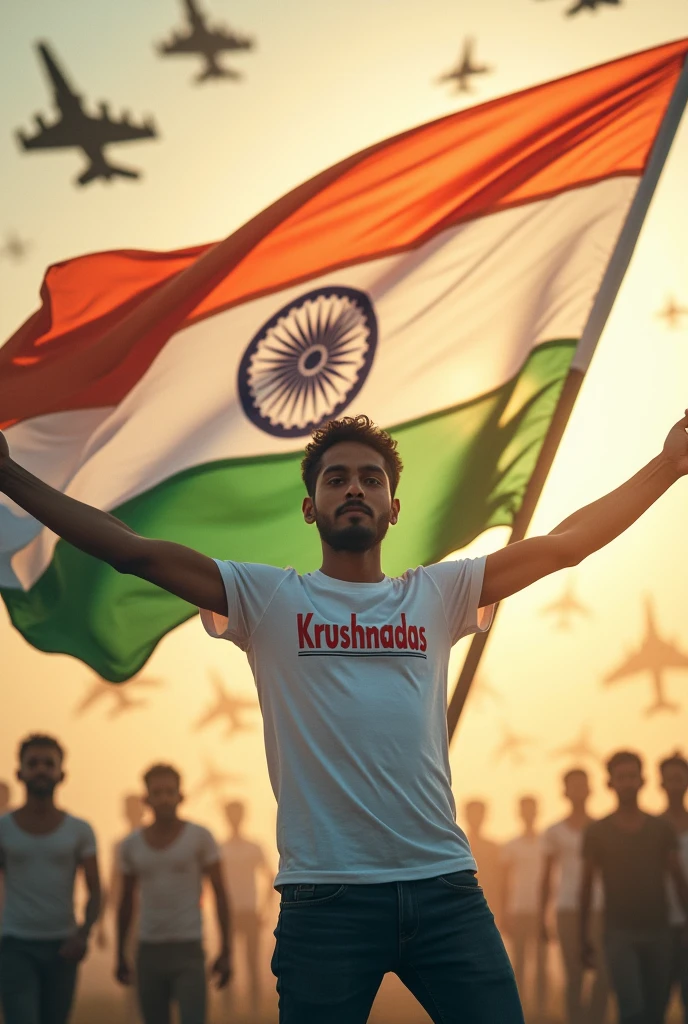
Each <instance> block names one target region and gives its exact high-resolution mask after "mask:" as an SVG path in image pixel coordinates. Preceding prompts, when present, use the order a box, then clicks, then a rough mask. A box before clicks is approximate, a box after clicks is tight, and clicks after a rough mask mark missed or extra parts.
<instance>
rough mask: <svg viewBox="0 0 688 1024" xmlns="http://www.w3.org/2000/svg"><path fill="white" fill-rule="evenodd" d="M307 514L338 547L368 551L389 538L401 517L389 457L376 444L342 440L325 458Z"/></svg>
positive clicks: (327, 541)
mask: <svg viewBox="0 0 688 1024" xmlns="http://www.w3.org/2000/svg"><path fill="white" fill-rule="evenodd" d="M303 514H304V518H305V520H306V522H307V523H315V525H316V526H317V528H318V532H319V533H320V537H321V539H322V540H323V542H324V543H325V544H328V545H329V547H331V548H332V549H333V550H334V551H368V550H370V548H373V547H375V545H376V544H379V543H380V542H381V541H382V539H383V538H384V536H385V534H386V533H387V530H388V528H389V526H390V524H391V525H394V524H395V523H396V521H397V518H398V516H399V502H398V500H397V499H396V498H392V494H391V491H390V487H389V477H388V476H387V467H386V465H385V460H384V459H383V457H382V456H381V455H379V454H378V452H376V451H375V449H374V448H369V447H368V445H365V444H360V443H359V442H358V441H342V442H341V443H340V444H336V445H333V446H332V448H328V450H327V451H326V452H325V454H324V455H323V457H322V462H321V465H320V472H319V473H318V479H317V481H316V485H315V495H314V497H313V498H310V497H308V498H304V501H303Z"/></svg>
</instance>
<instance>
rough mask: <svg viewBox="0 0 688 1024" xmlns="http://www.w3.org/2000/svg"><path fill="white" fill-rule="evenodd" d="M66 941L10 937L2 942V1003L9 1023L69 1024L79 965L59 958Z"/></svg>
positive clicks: (0, 994) (0, 992)
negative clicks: (63, 943)
mask: <svg viewBox="0 0 688 1024" xmlns="http://www.w3.org/2000/svg"><path fill="white" fill-rule="evenodd" d="M61 945H62V940H61V939H58V940H57V941H52V940H48V941H39V940H37V939H15V938H12V937H11V936H7V937H6V938H4V939H3V940H2V942H0V1000H1V1001H2V1009H3V1013H4V1017H5V1024H66V1021H67V1019H68V1017H69V1011H70V1010H71V1007H72V999H73V998H74V986H75V985H76V976H77V970H78V964H76V963H74V961H73V960H65V959H64V957H61V956H60V955H59V949H60V946H61Z"/></svg>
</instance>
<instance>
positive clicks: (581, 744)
mask: <svg viewBox="0 0 688 1024" xmlns="http://www.w3.org/2000/svg"><path fill="white" fill-rule="evenodd" d="M550 757H570V758H577V759H579V760H581V761H584V760H585V759H586V758H587V759H589V760H591V761H599V760H600V755H599V753H598V752H597V751H596V750H595V748H594V747H593V746H592V744H591V742H590V726H589V725H583V726H581V730H580V732H579V733H578V738H577V739H575V740H573V741H572V742H571V743H567V744H566V745H565V746H563V747H558V748H557V749H556V750H553V751H552V752H551V753H550Z"/></svg>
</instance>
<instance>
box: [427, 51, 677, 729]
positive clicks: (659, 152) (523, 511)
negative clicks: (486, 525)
mask: <svg viewBox="0 0 688 1024" xmlns="http://www.w3.org/2000/svg"><path fill="white" fill-rule="evenodd" d="M687 102H688V59H686V60H685V61H684V64H683V68H682V70H681V73H680V75H679V77H678V80H677V82H676V87H675V89H674V91H673V93H672V96H671V100H670V101H669V105H668V106H667V109H666V113H665V114H664V117H663V118H662V123H661V125H660V127H659V131H658V132H657V137H656V138H655V141H654V144H653V146H652V150H651V152H650V156H649V158H648V161H647V166H646V168H645V172H644V174H643V176H642V178H641V179H640V184H639V185H638V189H637V191H636V194H635V196H634V198H633V202H632V203H631V206H630V208H629V211H628V214H627V216H626V220H625V221H624V225H623V228H622V229H621V233H620V235H619V238H618V241H617V243H616V246H615V248H614V251H613V253H612V256H611V259H610V260H609V263H608V264H607V269H606V270H605V273H604V276H603V278H602V283H601V284H600V287H599V290H598V292H597V295H596V296H595V300H594V302H593V306H592V309H591V311H590V315H589V317H588V320H587V323H586V325H585V328H584V329H583V333H582V335H581V339H580V341H579V343H578V346H577V348H576V353H575V355H574V357H573V363H572V366H571V369H570V370H569V372H568V375H567V377H566V379H565V380H564V385H563V388H562V391H561V395H560V397H559V401H558V403H557V407H556V409H555V411H554V415H553V417H552V422H551V423H550V425H549V428H548V430H547V433H546V435H545V439H544V441H543V444H542V449H541V451H540V454H539V456H538V459H537V462H536V464H535V469H534V471H533V475H532V476H531V478H530V480H529V481H528V484H527V486H526V490H525V494H524V496H523V503H522V505H521V508H520V509H519V511H518V512H517V513H516V515H515V516H514V524H513V527H512V530H511V535H510V537H509V541H508V543H509V544H515V543H516V541H519V540H523V538H524V537H525V535H526V532H527V530H528V527H529V526H530V521H531V519H532V517H533V513H534V511H535V506H536V505H537V503H538V501H539V499H540V495H541V494H542V489H543V487H544V485H545V481H546V479H547V476H548V474H549V471H550V469H551V468H552V463H553V462H554V457H555V455H556V453H557V449H558V448H559V444H560V442H561V439H562V437H563V434H564V431H565V429H566V425H567V423H568V421H569V418H570V416H571V412H572V411H573V407H574V405H575V402H576V398H577V397H578V392H579V391H580V387H581V384H582V383H583V379H584V377H585V372H586V370H587V368H588V366H589V365H590V361H591V359H592V357H593V354H594V352H595V348H596V346H597V343H598V341H599V340H600V336H601V334H602V331H603V330H604V327H605V324H606V323H607V319H608V318H609V314H610V313H611V310H612V306H613V305H614V301H615V299H616V296H617V293H618V291H619V288H620V287H621V282H622V281H623V278H624V275H625V273H626V270H627V269H628V264H629V263H630V261H631V257H632V255H633V252H634V250H635V246H636V243H637V241H638V236H639V235H640V231H641V228H642V226H643V223H644V220H645V216H646V214H647V211H648V208H649V206H650V203H651V201H652V197H653V195H654V193H655V189H656V187H657V183H658V181H659V178H660V175H661V173H662V170H663V168H664V164H665V163H666V158H667V156H668V154H669V150H670V149H671V144H672V142H673V141H674V136H675V135H676V132H677V130H678V126H679V124H680V122H681V117H682V116H683V111H684V110H685V107H686V103H687ZM498 608H499V606H497V607H496V608H495V614H496V613H497V611H498ZM493 628H494V627H493ZM490 632H491V631H490ZM489 635H490V633H489V632H488V633H478V634H476V636H474V637H473V640H472V642H471V646H470V648H469V650H468V654H467V655H466V660H465V661H464V664H463V667H462V669H461V672H460V673H459V678H458V680H457V683H456V687H455V688H454V693H453V694H452V697H451V700H450V702H449V707H448V709H447V730H448V733H449V740H450V742H451V740H452V737H453V736H454V733H455V731H456V726H457V725H458V722H459V718H460V716H461V712H462V711H463V708H464V705H465V703H466V698H467V697H468V693H469V690H470V688H471V684H472V682H473V679H474V678H475V673H476V671H477V669H478V666H479V664H480V659H481V658H482V655H483V651H484V650H485V646H486V644H487V639H488V636H489Z"/></svg>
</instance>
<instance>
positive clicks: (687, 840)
mask: <svg viewBox="0 0 688 1024" xmlns="http://www.w3.org/2000/svg"><path fill="white" fill-rule="evenodd" d="M659 771H660V778H661V782H662V788H663V789H664V791H665V792H666V795H667V809H666V811H665V812H664V814H663V815H662V817H663V818H664V819H665V821H668V822H669V824H670V825H671V827H672V828H673V830H674V832H675V833H676V836H677V838H678V856H679V860H680V862H681V867H682V868H683V873H684V875H686V876H687V877H688V809H686V804H685V800H686V790H688V761H686V759H685V757H682V756H681V755H680V754H674V756H673V757H667V758H666V760H664V761H662V763H661V764H660V766H659ZM669 924H670V926H671V939H672V953H673V956H672V977H671V984H672V987H673V985H679V986H680V989H681V1002H682V1003H683V1020H684V1024H688V943H687V941H686V940H687V936H686V915H685V914H684V912H683V909H682V907H681V901H680V900H679V898H678V893H677V892H676V886H675V885H674V884H673V882H671V883H670V885H669Z"/></svg>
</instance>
